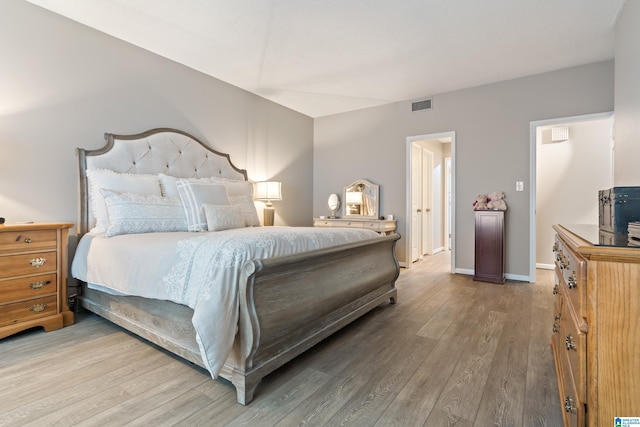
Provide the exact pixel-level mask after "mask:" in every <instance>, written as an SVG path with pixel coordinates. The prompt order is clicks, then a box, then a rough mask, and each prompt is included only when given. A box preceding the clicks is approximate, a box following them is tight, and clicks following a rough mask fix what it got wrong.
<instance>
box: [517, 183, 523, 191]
mask: <svg viewBox="0 0 640 427" xmlns="http://www.w3.org/2000/svg"><path fill="white" fill-rule="evenodd" d="M516 191H524V182H522V181H516Z"/></svg>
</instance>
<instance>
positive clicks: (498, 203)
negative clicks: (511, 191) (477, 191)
mask: <svg viewBox="0 0 640 427" xmlns="http://www.w3.org/2000/svg"><path fill="white" fill-rule="evenodd" d="M487 197H488V201H487V209H490V210H495V211H506V210H507V203H506V202H505V201H504V193H503V192H502V191H494V192H493V193H490V194H488V195H487Z"/></svg>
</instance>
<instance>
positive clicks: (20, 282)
mask: <svg viewBox="0 0 640 427" xmlns="http://www.w3.org/2000/svg"><path fill="white" fill-rule="evenodd" d="M57 290H58V282H57V276H56V274H55V273H54V274H44V275H39V276H31V277H22V278H19V279H11V280H0V303H7V302H11V301H17V300H22V299H28V298H35V297H39V296H41V295H47V294H55V293H56V292H57Z"/></svg>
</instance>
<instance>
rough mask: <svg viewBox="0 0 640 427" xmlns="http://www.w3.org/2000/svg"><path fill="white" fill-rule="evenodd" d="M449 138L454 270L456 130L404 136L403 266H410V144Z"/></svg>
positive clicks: (454, 270)
mask: <svg viewBox="0 0 640 427" xmlns="http://www.w3.org/2000/svg"><path fill="white" fill-rule="evenodd" d="M443 138H449V139H451V156H450V157H451V212H450V217H451V273H455V272H456V256H455V254H456V239H455V229H456V218H455V216H456V197H455V192H456V172H455V171H456V169H455V165H456V132H455V131H448V132H439V133H430V134H422V135H414V136H408V137H407V138H406V147H405V151H406V174H405V179H406V192H405V200H406V210H405V214H406V216H405V217H406V219H407V220H406V222H405V223H406V229H405V231H404V232H405V234H404V235H405V236H407V239H406V242H405V254H406V259H405V263H404V265H403V267H406V268H411V266H412V262H411V190H412V187H411V146H412V144H413V143H414V142H418V141H425V140H432V139H443Z"/></svg>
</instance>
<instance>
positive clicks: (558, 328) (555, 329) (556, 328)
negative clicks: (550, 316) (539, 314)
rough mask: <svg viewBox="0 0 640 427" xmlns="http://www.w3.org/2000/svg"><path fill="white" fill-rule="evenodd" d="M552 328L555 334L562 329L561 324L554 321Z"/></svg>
mask: <svg viewBox="0 0 640 427" xmlns="http://www.w3.org/2000/svg"><path fill="white" fill-rule="evenodd" d="M551 330H552V331H553V333H554V334H557V333H558V332H559V331H560V325H558V324H557V323H554V324H553V328H552V329H551Z"/></svg>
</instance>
